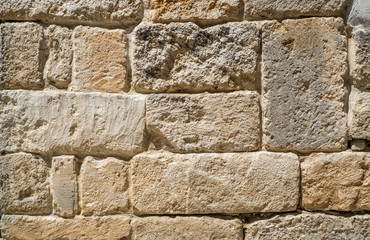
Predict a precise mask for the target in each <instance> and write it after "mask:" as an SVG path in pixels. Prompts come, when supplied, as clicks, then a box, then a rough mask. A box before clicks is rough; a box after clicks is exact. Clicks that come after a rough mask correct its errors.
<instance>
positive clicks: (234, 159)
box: [130, 152, 299, 214]
mask: <svg viewBox="0 0 370 240" xmlns="http://www.w3.org/2000/svg"><path fill="white" fill-rule="evenodd" d="M130 182H131V199H132V204H133V207H134V211H135V213H136V214H208V213H249V212H285V211H294V210H295V209H296V208H297V205H298V198H299V186H298V185H299V161H298V157H297V156H296V155H294V154H292V153H287V154H284V153H267V152H256V153H224V154H216V153H209V154H173V153H168V152H148V153H144V154H140V155H137V156H135V157H134V158H133V159H132V160H131V181H130Z"/></svg>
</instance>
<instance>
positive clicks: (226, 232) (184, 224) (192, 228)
mask: <svg viewBox="0 0 370 240" xmlns="http://www.w3.org/2000/svg"><path fill="white" fill-rule="evenodd" d="M131 225H132V236H131V239H132V240H145V239H148V240H149V239H162V240H169V239H173V240H175V239H178V240H180V239H181V240H187V239H188V240H193V239H214V240H216V239H217V240H221V239H224V240H229V239H235V240H238V239H240V240H241V239H243V227H242V223H241V221H240V220H238V219H220V218H213V217H175V218H171V217H144V218H134V219H133V220H132V222H131Z"/></svg>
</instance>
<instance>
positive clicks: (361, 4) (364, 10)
mask: <svg viewBox="0 0 370 240" xmlns="http://www.w3.org/2000/svg"><path fill="white" fill-rule="evenodd" d="M369 13H370V2H369V1H368V0H353V1H352V5H351V10H350V11H349V14H348V17H347V19H348V20H347V21H348V24H349V25H350V26H352V27H355V28H356V29H370V14H369Z"/></svg>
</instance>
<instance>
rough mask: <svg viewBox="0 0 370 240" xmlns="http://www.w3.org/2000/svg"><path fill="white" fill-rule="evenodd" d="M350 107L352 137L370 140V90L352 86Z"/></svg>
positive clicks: (349, 120) (349, 123)
mask: <svg viewBox="0 0 370 240" xmlns="http://www.w3.org/2000/svg"><path fill="white" fill-rule="evenodd" d="M349 101H350V103H349V104H350V107H349V109H350V110H349V117H348V125H349V134H350V137H351V138H352V139H367V140H369V141H370V92H361V91H359V90H358V89H355V88H352V91H351V95H350V100H349Z"/></svg>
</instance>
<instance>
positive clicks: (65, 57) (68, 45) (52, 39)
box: [44, 25, 72, 88]
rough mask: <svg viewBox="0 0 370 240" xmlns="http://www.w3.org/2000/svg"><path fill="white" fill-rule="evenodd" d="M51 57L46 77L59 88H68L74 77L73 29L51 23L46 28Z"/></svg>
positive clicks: (47, 65) (47, 62)
mask: <svg viewBox="0 0 370 240" xmlns="http://www.w3.org/2000/svg"><path fill="white" fill-rule="evenodd" d="M46 35H47V39H48V47H49V57H48V60H47V61H46V64H45V69H44V79H45V81H47V82H48V84H50V85H52V86H55V87H57V88H68V84H69V83H70V82H71V77H72V39H71V38H72V30H70V29H68V28H67V27H60V26H56V25H51V26H50V27H48V28H47V30H46Z"/></svg>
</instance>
